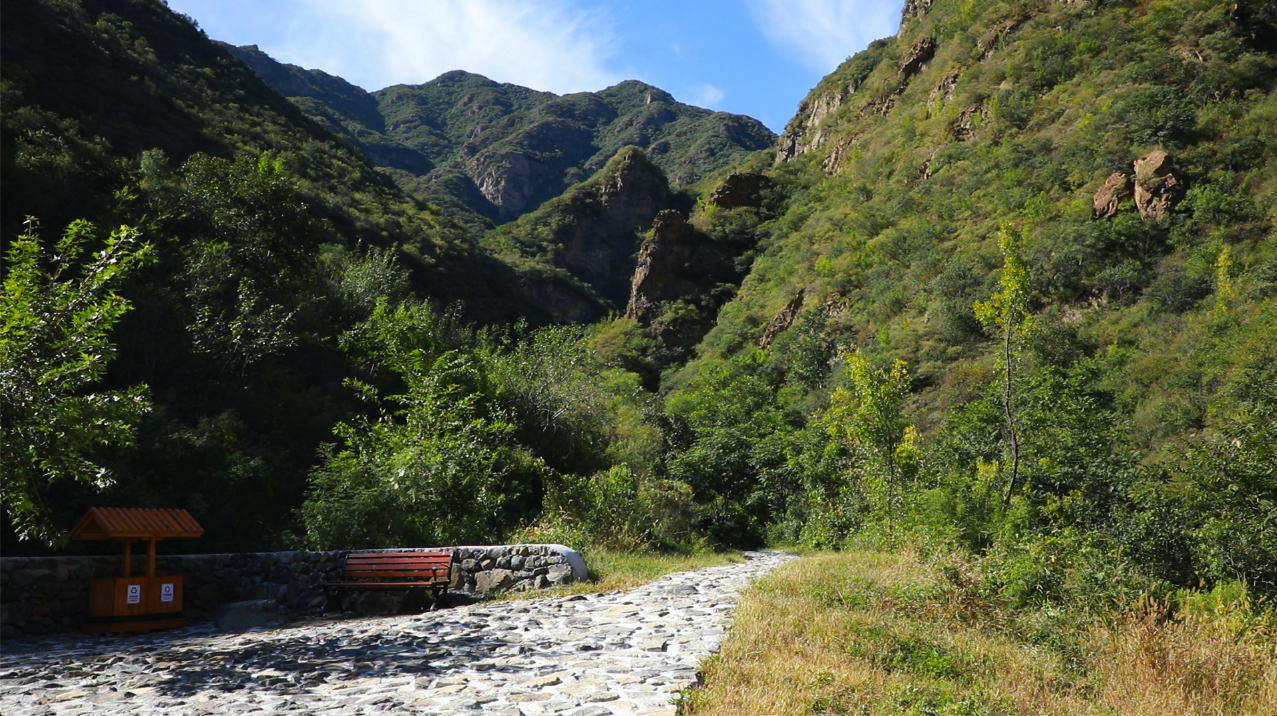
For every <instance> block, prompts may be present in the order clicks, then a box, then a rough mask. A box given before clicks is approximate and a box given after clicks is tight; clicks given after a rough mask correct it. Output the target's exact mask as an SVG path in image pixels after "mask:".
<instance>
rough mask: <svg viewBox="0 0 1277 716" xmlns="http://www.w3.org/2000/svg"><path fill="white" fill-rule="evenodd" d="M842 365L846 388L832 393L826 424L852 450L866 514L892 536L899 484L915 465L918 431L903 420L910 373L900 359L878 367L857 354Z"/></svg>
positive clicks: (899, 504) (899, 497) (900, 494)
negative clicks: (882, 519) (884, 523)
mask: <svg viewBox="0 0 1277 716" xmlns="http://www.w3.org/2000/svg"><path fill="white" fill-rule="evenodd" d="M845 361H846V364H847V378H848V387H847V388H837V389H836V390H834V393H833V395H832V396H831V397H830V399H829V410H828V411H826V413H825V417H824V420H825V423H826V425H827V429H828V430H829V434H830V436H831V437H833V438H835V439H838V440H841V441H843V442H844V443H845V444H846V445H847V447H848V448H850V450H851V452H852V455H853V458H854V459H855V461H856V466H857V471H858V472H859V473H860V477H861V488H862V489H863V491H864V493H865V498H866V499H867V501H868V503H869V508H870V510H871V511H872V512H873V513H874V514H875V516H877V517H885V518H886V519H887V525H888V530H889V531H891V532H894V525H895V515H896V513H897V512H899V510H900V508H901V507H902V506H903V491H902V488H903V482H904V479H905V478H906V477H908V473H909V472H912V471H913V470H914V469H915V466H916V462H917V448H916V446H915V443H916V441H917V435H918V432H917V430H916V429H915V428H914V427H913V426H912V425H909V424H908V423H906V422H905V420H904V418H903V417H902V408H903V407H904V401H905V398H906V397H908V395H909V369H908V366H907V365H906V364H905V362H904V361H900V360H898V361H896V362H895V363H894V364H892V366H891V368H889V369H882V368H876V367H874V366H873V365H871V364H870V362H869V360H868V359H867V358H865V357H864V356H863V355H861V354H860V353H858V352H851V353H848V354H847V355H846V356H845Z"/></svg>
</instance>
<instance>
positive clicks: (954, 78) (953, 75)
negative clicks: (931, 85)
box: [927, 67, 962, 119]
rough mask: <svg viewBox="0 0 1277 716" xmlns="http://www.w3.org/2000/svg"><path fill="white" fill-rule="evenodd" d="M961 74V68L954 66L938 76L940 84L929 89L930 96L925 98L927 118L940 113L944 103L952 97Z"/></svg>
mask: <svg viewBox="0 0 1277 716" xmlns="http://www.w3.org/2000/svg"><path fill="white" fill-rule="evenodd" d="M961 76H962V68H961V67H955V68H953V69H952V70H949V71H948V72H946V73H945V75H944V77H941V78H940V84H938V85H936V88H935V89H933V90H931V96H930V97H928V98H927V118H928V119H930V118H932V117H934V116H936V115H937V114H939V113H940V110H941V109H943V108H944V106H945V104H947V103H948V102H949V100H951V99H953V90H954V89H955V88H956V87H957V86H958V78H959V77H961Z"/></svg>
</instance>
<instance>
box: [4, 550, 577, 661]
mask: <svg viewBox="0 0 1277 716" xmlns="http://www.w3.org/2000/svg"><path fill="white" fill-rule="evenodd" d="M451 549H453V550H455V551H456V552H457V553H458V554H457V557H458V558H459V559H460V560H461V561H460V565H459V569H457V570H455V571H454V573H453V575H452V587H453V589H455V590H456V591H457V592H460V593H466V594H473V595H477V596H487V595H490V594H493V593H495V592H498V591H504V590H524V589H541V588H545V587H550V586H556V585H560V584H567V583H570V582H576V581H582V580H584V579H586V567H585V561H584V560H583V559H582V558H581V556H580V554H578V553H577V552H576V551H575V550H572V549H569V548H568V547H564V546H563V545H500V546H466V547H454V548H451ZM400 551H405V552H413V551H429V550H400ZM346 554H348V553H347V552H345V551H334V552H258V553H248V554H193V555H168V556H159V557H157V558H156V561H155V570H156V574H157V575H161V576H165V575H167V576H181V577H182V582H183V591H184V595H183V602H184V605H183V606H184V612H183V613H184V616H185V617H186V618H187V619H192V620H200V619H207V618H211V617H212V616H213V615H214V613H215V612H216V611H217V609H218V607H220V606H222V605H225V604H231V603H235V602H244V601H262V600H273V601H274V602H275V603H276V604H277V605H278V608H279V609H280V610H282V611H285V612H291V613H303V612H314V611H318V610H319V609H320V608H321V607H322V606H323V604H324V591H323V588H322V587H321V586H320V585H321V584H322V583H323V582H326V581H333V580H336V579H338V578H340V576H341V568H342V561H343V559H344V558H345V556H346ZM132 573H133V574H134V575H139V574H145V573H146V558H145V556H144V555H143V556H136V555H135V556H134V558H133V566H132ZM119 574H120V557H118V556H99V557H17V558H7V559H0V638H5V639H9V638H14V637H23V636H38V635H41V634H50V633H54V632H61V631H73V630H75V629H78V628H79V627H80V624H81V623H82V622H83V621H84V619H85V617H86V616H87V615H88V601H89V580H91V579H101V578H108V577H116V576H119ZM387 594H389V595H390V596H389V598H390V599H391V600H392V601H393V604H390V605H389V607H387V605H386V604H385V601H386V600H385V599H379V598H380V597H382V596H384V595H387ZM373 595H377V598H374V597H373ZM403 596H404V595H401V594H395V593H385V592H382V593H376V592H368V593H366V594H360V593H358V592H348V593H346V594H345V595H344V597H343V599H342V603H341V605H329V609H330V610H332V609H336V608H338V607H340V608H341V609H343V610H346V609H354V608H356V607H357V606H359V603H360V601H361V600H364V601H365V602H367V601H369V600H370V599H371V600H373V601H380V602H381V603H380V604H379V605H365V606H367V607H368V609H369V610H377V609H379V608H380V609H381V610H383V611H384V610H385V609H387V608H389V609H399V608H410V607H411V606H412V605H410V604H405V603H404V602H403V601H402V600H403Z"/></svg>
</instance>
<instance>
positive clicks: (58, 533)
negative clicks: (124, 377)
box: [0, 217, 151, 546]
mask: <svg viewBox="0 0 1277 716" xmlns="http://www.w3.org/2000/svg"><path fill="white" fill-rule="evenodd" d="M26 226H27V231H26V233H24V234H23V235H22V236H20V237H18V238H17V239H16V240H15V241H14V242H13V244H12V246H11V247H10V248H9V252H8V255H7V256H6V257H5V264H6V266H5V277H4V291H3V294H2V295H0V325H2V326H3V328H2V329H0V396H2V397H0V400H2V401H3V402H2V403H0V406H2V408H3V421H2V422H0V485H3V488H4V492H3V496H2V497H0V505H3V507H4V510H5V511H6V513H7V514H8V519H9V520H11V522H12V525H13V527H14V529H15V531H16V532H17V534H18V537H19V538H20V539H23V540H29V539H35V540H39V541H41V542H44V543H45V544H47V545H51V546H54V545H58V544H61V543H63V542H65V540H66V535H65V532H64V531H62V530H60V529H58V527H57V526H56V525H54V524H53V523H52V520H51V517H50V511H49V506H48V504H46V500H45V493H46V491H47V489H48V487H49V485H51V484H52V483H53V482H55V481H59V480H74V481H78V482H81V483H84V484H86V485H90V486H92V487H94V488H96V489H102V488H104V487H106V486H108V485H109V484H111V475H110V474H109V473H108V471H107V469H106V468H104V467H102V466H100V465H98V464H97V463H95V462H94V458H93V453H94V451H95V450H96V449H98V448H99V447H100V446H105V445H117V446H122V445H128V444H130V443H131V441H132V439H133V429H134V425H135V424H136V423H137V421H138V419H139V418H140V417H141V416H142V414H143V413H145V412H146V411H147V410H148V408H149V402H148V400H147V387H146V386H145V385H136V386H133V387H132V388H129V389H127V390H117V391H101V392H93V391H92V386H93V384H94V383H97V382H98V381H100V380H101V379H102V377H103V375H104V374H105V372H106V367H107V364H108V363H110V361H111V359H112V357H114V355H115V348H114V346H113V345H112V344H111V342H110V340H109V339H108V335H109V334H110V332H111V329H112V328H113V327H114V326H115V324H116V322H117V321H118V320H119V319H120V317H121V316H123V315H124V313H125V312H126V311H128V310H129V303H128V301H126V300H125V299H124V298H122V297H120V296H119V295H118V294H116V293H115V292H114V291H113V290H112V287H113V286H114V285H116V284H118V283H119V282H120V280H121V279H123V278H124V276H125V275H126V274H127V273H128V272H129V271H131V270H133V269H135V268H137V267H138V266H141V265H142V264H144V263H146V262H148V261H150V260H151V246H150V245H149V244H144V243H139V242H138V233H137V232H136V231H134V230H133V229H131V228H129V227H127V226H121V227H120V228H119V229H118V230H116V231H114V232H112V233H111V236H110V238H108V239H107V240H106V245H105V248H103V249H102V250H101V251H99V252H97V253H95V254H92V255H91V256H90V257H89V259H88V260H87V261H85V262H83V264H82V265H81V262H80V261H79V259H80V257H81V255H82V254H83V253H84V251H85V245H86V244H87V243H88V242H89V241H91V240H92V239H93V226H92V225H91V224H90V223H88V222H87V221H76V222H73V223H72V224H71V225H70V226H69V227H67V230H66V232H65V233H64V234H63V236H62V238H61V239H60V240H59V241H58V242H57V244H56V245H55V247H54V253H53V255H52V256H51V257H47V258H46V257H44V256H42V251H41V248H40V240H39V238H38V237H37V235H36V227H37V223H36V220H35V219H34V218H30V217H28V219H27V221H26ZM46 263H47V264H48V269H47V270H46V269H45V268H44V267H43V266H42V264H46ZM77 266H79V269H78V271H77V269H76V267H77ZM76 273H78V274H79V276H78V278H77V277H76V276H75V275H74V274H76Z"/></svg>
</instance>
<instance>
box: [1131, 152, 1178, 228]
mask: <svg viewBox="0 0 1277 716" xmlns="http://www.w3.org/2000/svg"><path fill="white" fill-rule="evenodd" d="M1183 188H1184V187H1183V182H1181V181H1180V179H1179V177H1177V176H1175V170H1174V168H1173V167H1172V166H1171V162H1170V157H1169V156H1168V155H1167V154H1166V152H1164V151H1162V150H1161V149H1155V150H1153V151H1151V152H1149V153H1148V154H1146V155H1145V156H1144V157H1143V158H1141V159H1137V160H1135V207H1136V208H1137V209H1139V210H1140V217H1141V218H1143V219H1145V220H1149V219H1152V220H1159V219H1164V218H1166V217H1167V216H1168V215H1169V214H1170V212H1171V208H1172V207H1173V206H1174V205H1175V203H1176V202H1178V201H1179V198H1180V193H1181V192H1182V190H1183Z"/></svg>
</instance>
